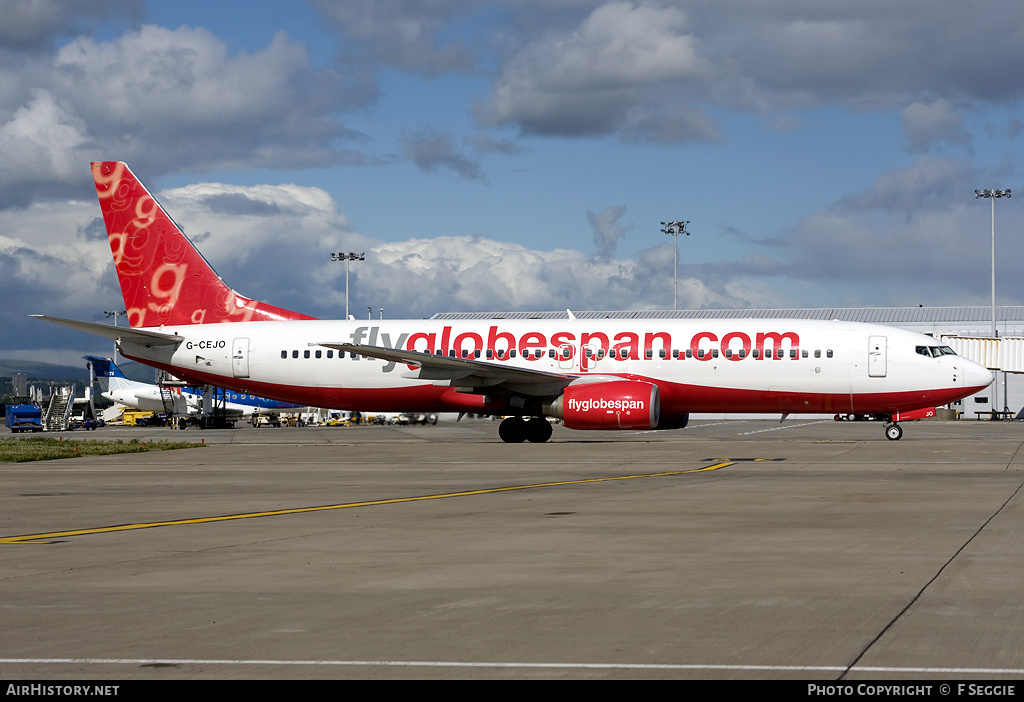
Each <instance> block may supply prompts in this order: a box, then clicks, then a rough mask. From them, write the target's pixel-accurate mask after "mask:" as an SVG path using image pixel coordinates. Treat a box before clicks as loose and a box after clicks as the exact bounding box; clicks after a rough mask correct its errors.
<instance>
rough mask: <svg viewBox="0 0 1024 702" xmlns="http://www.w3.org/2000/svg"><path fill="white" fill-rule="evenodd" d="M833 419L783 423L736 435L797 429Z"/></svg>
mask: <svg viewBox="0 0 1024 702" xmlns="http://www.w3.org/2000/svg"><path fill="white" fill-rule="evenodd" d="M831 421H833V420H831V419H827V420H826V419H822V420H820V421H817V422H804V423H803V424H783V425H782V426H778V427H772V428H771V429H758V430H757V431H745V432H742V433H740V434H737V435H736V436H750V435H751V434H764V433H766V432H769V431H781V430H783V429H796V428H797V427H809V426H811V425H812V424H825V423H826V422H831Z"/></svg>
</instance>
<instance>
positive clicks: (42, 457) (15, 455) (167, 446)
mask: <svg viewBox="0 0 1024 702" xmlns="http://www.w3.org/2000/svg"><path fill="white" fill-rule="evenodd" d="M201 446H204V444H201V443H196V442H194V441H139V440H138V439H132V440H130V441H121V440H120V439H118V440H117V441H95V440H90V439H53V438H50V437H47V436H32V437H26V438H17V439H15V438H0V463H24V462H25V461H49V460H52V459H55V458H77V457H78V456H109V455H112V454H118V453H146V452H148V451H172V450H174V449H186V448H199V447H201Z"/></svg>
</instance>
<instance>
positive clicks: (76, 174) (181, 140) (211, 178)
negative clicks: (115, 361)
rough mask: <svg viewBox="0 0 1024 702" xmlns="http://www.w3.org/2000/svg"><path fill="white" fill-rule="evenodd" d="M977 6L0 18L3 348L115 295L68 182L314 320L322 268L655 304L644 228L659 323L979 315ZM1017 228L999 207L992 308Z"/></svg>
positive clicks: (216, 7) (1001, 25)
mask: <svg viewBox="0 0 1024 702" xmlns="http://www.w3.org/2000/svg"><path fill="white" fill-rule="evenodd" d="M985 8H986V12H985V13H978V12H976V11H974V10H972V8H971V7H969V6H968V4H965V3H962V2H955V1H953V0H905V1H903V2H891V1H886V2H882V1H881V0H878V1H873V0H872V1H865V0H861V1H858V2H843V1H835V2H828V3H822V2H819V1H818V0H715V1H713V2H712V1H711V0H701V1H696V0H695V1H692V2H669V1H667V0H648V1H641V0H561V1H559V2H551V1H550V0H546V1H544V2H541V1H540V0H507V1H505V2H499V1H489V0H476V1H473V0H462V1H459V2H456V1H455V0H373V1H371V0H348V1H347V2H328V0H308V1H307V2H292V3H279V2H244V3H243V2H217V3H199V2H142V1H141V0H78V1H77V2H57V0H34V1H33V0H0V10H2V11H3V12H4V16H5V17H6V18H8V28H7V29H4V28H0V294H3V295H4V299H5V300H6V301H7V304H5V305H4V306H3V308H2V309H0V315H2V317H3V319H2V320H0V324H2V325H3V327H2V328H4V329H5V333H3V334H2V335H0V357H7V358H11V357H19V356H23V355H31V356H32V357H34V358H37V359H43V360H58V359H60V360H67V359H73V358H75V357H76V354H78V353H81V352H86V351H101V350H102V347H101V346H100V345H97V344H96V343H95V342H94V341H93V340H91V339H89V338H88V337H86V336H81V337H80V336H78V335H70V336H69V335H68V333H67V332H66V330H57V329H50V328H48V327H49V325H43V324H41V323H39V322H36V321H34V320H29V319H27V318H26V315H28V314H32V313H46V314H53V315H58V316H67V317H75V318H80V319H95V320H101V319H103V316H102V311H103V310H109V309H113V308H115V307H118V306H119V305H120V304H121V303H120V301H119V299H118V289H117V284H116V281H115V280H114V277H113V272H112V269H111V267H110V262H109V251H108V250H107V248H106V246H105V243H104V241H103V240H102V235H101V234H99V235H98V230H97V218H98V217H99V208H98V205H97V204H96V201H95V196H94V192H93V190H92V184H91V181H90V174H89V168H88V162H89V161H90V160H125V161H128V162H129V164H130V165H131V166H132V168H133V170H135V172H136V173H137V175H139V176H140V177H141V178H142V179H143V180H144V181H145V182H146V183H147V185H149V187H150V188H151V189H153V190H154V191H156V192H157V193H158V194H159V196H160V198H161V201H162V202H163V203H164V205H165V206H166V207H167V208H168V209H169V210H170V212H171V214H172V215H173V216H174V217H175V218H176V219H177V220H178V221H179V222H181V223H182V224H183V225H184V226H185V228H186V231H187V232H188V233H189V235H190V236H191V237H193V239H194V240H195V241H196V242H197V244H198V245H199V247H200V248H201V249H202V250H203V252H204V254H206V256H207V258H209V259H210V260H211V262H212V263H213V264H214V266H215V267H216V268H217V269H218V271H219V272H220V273H221V275H222V276H224V278H225V279H226V280H227V281H228V283H229V284H231V285H232V286H233V287H235V288H236V289H238V290H239V291H240V292H242V293H243V294H246V295H249V296H251V297H255V298H257V299H263V300H266V301H268V302H271V303H273V304H276V305H279V306H284V307H292V308H296V309H298V310H300V311H303V312H306V313H309V314H314V315H317V316H322V317H338V316H341V315H342V313H343V310H344V303H345V300H344V275H343V270H342V267H341V266H340V265H338V264H333V265H332V264H331V263H330V261H329V256H328V254H329V253H330V252H331V251H337V250H356V251H366V252H367V260H366V262H365V263H360V264H358V265H355V266H353V277H352V283H353V284H352V300H351V307H352V309H353V310H359V309H363V310H365V307H366V306H367V305H370V306H372V307H373V308H374V309H375V310H377V309H378V308H379V307H384V308H385V310H386V316H388V317H392V318H394V317H405V316H411V317H423V316H429V315H430V314H433V313H435V312H440V311H456V310H458V311H462V310H466V311H473V310H476V311H490V310H504V309H520V310H522V309H534V310H549V309H562V308H565V307H573V308H576V309H606V308H607V309H652V308H671V306H672V249H671V243H672V242H671V239H670V238H669V237H666V236H664V235H662V234H661V233H660V232H659V229H660V225H659V222H660V221H661V220H665V219H686V220H690V222H691V224H690V226H689V229H690V230H691V231H692V236H690V237H688V238H684V239H681V240H680V242H679V244H680V268H679V279H680V280H679V300H680V301H679V304H680V307H684V308H701V307H732V308H743V307H792V306H815V307H822V306H858V305H917V304H923V305H987V304H988V303H989V300H990V298H989V265H990V261H989V259H990V255H991V251H990V239H989V227H990V208H989V203H988V202H985V201H977V200H975V199H974V196H973V191H974V189H975V188H990V187H998V188H1016V187H1017V185H1016V180H1017V177H1018V175H1019V172H1020V164H1019V162H1020V158H1021V155H1022V154H1021V134H1022V133H1024V111H1022V109H1021V98H1022V96H1024V70H1022V69H1024V30H1022V29H1021V28H1022V27H1024V6H1019V3H1017V4H1015V3H1012V2H1008V1H998V0H997V1H995V2H989V3H986V5H985ZM225 195H228V196H230V199H228V200H225V198H224V197H223V196H225ZM1020 196H1021V197H1024V191H1021V193H1020ZM225 202H231V203H233V204H232V206H231V207H226V206H225ZM1022 222H1024V213H1021V212H1020V205H1019V204H1018V203H1017V200H1016V199H1011V200H1001V201H1000V202H998V203H997V236H998V258H999V265H998V272H997V281H998V297H999V302H1000V304H1024V293H1022V292H1021V290H1020V289H1019V287H1018V286H1016V285H1015V276H1016V269H1017V267H1018V265H1019V262H1020V261H1021V260H1022V255H1024V241H1022V238H1021V237H1020V236H1019V232H1020V229H1021V226H1020V225H1021V223H1022ZM80 345H89V346H88V347H87V348H85V347H83V348H79V346H80Z"/></svg>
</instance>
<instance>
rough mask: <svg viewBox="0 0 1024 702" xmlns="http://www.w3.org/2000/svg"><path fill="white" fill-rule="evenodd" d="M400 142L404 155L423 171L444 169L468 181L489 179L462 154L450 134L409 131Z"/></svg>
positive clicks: (474, 163)
mask: <svg viewBox="0 0 1024 702" xmlns="http://www.w3.org/2000/svg"><path fill="white" fill-rule="evenodd" d="M401 139H402V155H403V156H404V157H405V158H406V159H408V160H409V161H412V162H413V163H415V164H416V166H417V167H418V168H419V169H420V170H422V171H427V172H432V171H437V170H439V169H445V170H449V171H451V172H453V173H455V174H457V175H459V176H461V177H462V178H465V179H466V180H479V181H486V180H487V177H486V176H485V175H484V172H483V169H481V167H480V164H478V163H477V162H476V161H474V160H472V159H471V158H469V157H468V156H465V155H464V154H462V153H460V152H459V151H458V149H456V148H455V145H454V143H453V142H452V138H451V136H450V135H448V134H444V133H442V132H439V131H437V130H434V129H420V130H416V131H410V130H406V131H404V132H403V133H402V135H401Z"/></svg>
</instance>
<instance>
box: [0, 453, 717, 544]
mask: <svg viewBox="0 0 1024 702" xmlns="http://www.w3.org/2000/svg"><path fill="white" fill-rule="evenodd" d="M731 465H733V461H722V462H719V463H714V464H712V465H709V466H705V467H703V468H693V469H690V470H677V471H669V472H664V473H643V474H637V475H617V476H612V477H608V478H583V479H581V480H562V481H558V482H553V483H533V484H530V485H507V486H503V487H496V488H483V489H480V490H465V491H462V492H447V493H441V494H438V495H417V496H414V497H395V498H391V499H386V500H369V501H366V502H345V503H341V504H334V505H320V506H317V507H294V508H291V509H277V510H270V511H266V512H246V513H244V514H225V515H221V516H217V517H195V518H192V519H174V520H170V521H164V522H143V523H139V524H118V525H115V526H104V527H93V528H89V529H73V530H69V531H52V532H47V533H44V534H25V535H23V536H6V537H2V538H0V544H28V543H36V544H38V543H52V541H53V540H54V539H66V538H69V537H72V536H86V535H88V534H108V533H111V532H117V531H132V530H134V529H152V528H155V527H166V526H184V525H186V524H210V523H213V522H227V521H232V520H235V519H255V518H257V517H277V516H281V515H285V514H304V513H308V512H326V511H328V510H335V509H350V508H352V507H373V506H378V505H394V504H401V503H403V502H421V501H423V500H441V499H448V498H452V497H471V496H474V495H488V494H493V493H498V492H512V491H514V490H534V489H537V488H548V487H560V486H565V485H583V484H586V483H604V482H610V481H613V480H636V479H639V478H662V477H668V476H673V475H686V474H688V473H705V472H708V471H713V470H719V469H720V468H725V467H726V466H731Z"/></svg>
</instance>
